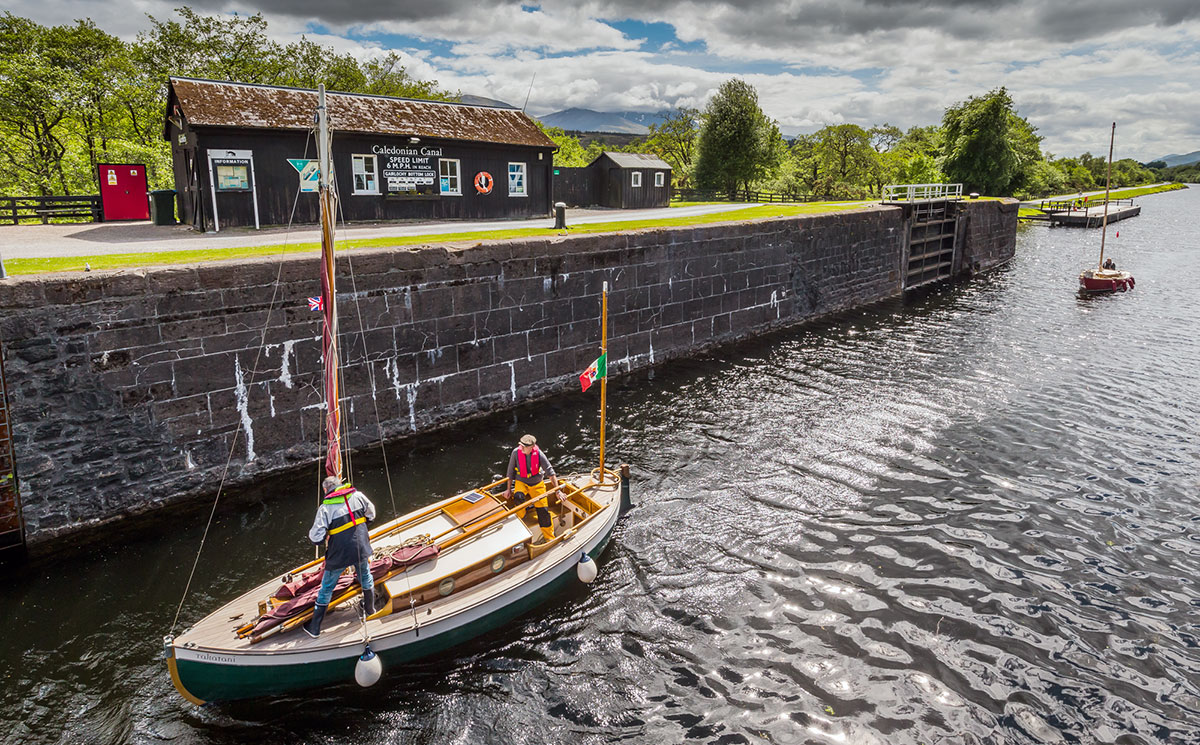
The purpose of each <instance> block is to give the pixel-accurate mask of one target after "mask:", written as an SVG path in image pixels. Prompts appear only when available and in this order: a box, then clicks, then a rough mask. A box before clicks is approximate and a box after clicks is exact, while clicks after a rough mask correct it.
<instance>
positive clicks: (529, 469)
mask: <svg viewBox="0 0 1200 745" xmlns="http://www.w3.org/2000/svg"><path fill="white" fill-rule="evenodd" d="M545 476H549V477H550V486H551V487H552V488H555V489H557V488H558V476H556V475H555V474H554V466H552V465H550V461H549V459H548V458H546V454H545V453H543V452H542V451H541V450H539V449H538V446H537V438H536V437H534V436H533V435H523V436H522V437H521V444H520V445H518V446H517V447H516V449H515V450H513V451H512V455H511V456H509V458H508V488H507V489H506V490H505V491H504V499H505V501H507V500H508V499H509V498H511V497H512V493H513V488H514V484H515V487H516V492H517V494H518V497H517V502H518V503H521V502H527V501H529V500H530V499H535V498H539V497H540V499H538V500H537V501H536V502H534V503H533V506H534V509H535V510H537V518H538V525H539V526H540V527H541V529H542V540H543V541H550V540H554V521H553V520H551V519H550V503H549V500H547V499H546V482H545V480H544V477H545ZM526 514H528V513H526Z"/></svg>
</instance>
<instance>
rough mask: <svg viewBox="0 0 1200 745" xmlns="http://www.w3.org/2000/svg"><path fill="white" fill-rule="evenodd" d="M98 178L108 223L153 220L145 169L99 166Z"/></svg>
mask: <svg viewBox="0 0 1200 745" xmlns="http://www.w3.org/2000/svg"><path fill="white" fill-rule="evenodd" d="M96 176H97V178H98V179H99V180H100V207H101V209H102V210H103V211H104V219H105V221H108V220H149V219H150V197H149V189H148V188H147V184H146V166H143V165H138V164H136V163H123V164H113V163H101V164H100V165H98V166H96Z"/></svg>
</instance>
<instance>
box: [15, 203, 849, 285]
mask: <svg viewBox="0 0 1200 745" xmlns="http://www.w3.org/2000/svg"><path fill="white" fill-rule="evenodd" d="M862 206H863V203H862V202H852V203H844V202H837V203H831V202H813V203H806V204H770V205H762V206H760V207H748V208H746V209H743V210H735V211H731V212H717V213H713V214H710V215H689V216H685V217H669V218H660V219H657V220H635V221H627V222H606V223H592V224H585V225H579V226H578V227H572V228H570V230H569V232H570V234H571V235H580V234H590V233H616V232H623V231H627V230H639V229H643V228H674V227H687V226H692V225H707V224H711V223H717V222H729V221H734V220H737V221H740V220H757V219H762V218H769V217H790V216H793V215H803V214H817V213H821V212H837V211H844V210H851V209H858V208H860V207H862ZM554 235H555V231H554V230H553V229H551V228H518V229H514V230H483V231H473V232H466V233H443V234H430V235H414V236H402V237H395V238H361V239H353V238H348V239H342V240H339V241H338V250H345V249H354V248H401V247H405V246H431V245H438V244H442V243H463V242H471V241H475V242H478V241H485V240H506V239H514V238H545V237H548V236H554ZM319 250H320V244H319V243H293V244H287V245H284V244H274V245H268V246H245V247H238V248H208V249H203V248H202V249H185V250H180V251H157V252H145V253H118V254H95V255H91V256H55V257H50V258H37V259H9V260H7V261H5V262H4V266H5V267H6V268H7V269H8V273H9V274H14V275H16V274H43V273H47V272H71V271H83V270H84V269H85V268H86V267H87V266H90V267H91V268H92V269H121V268H129V267H142V266H163V265H171V264H200V263H204V262H208V261H227V260H230V259H248V258H256V257H259V258H261V257H269V256H283V255H286V254H293V253H303V252H315V251H319Z"/></svg>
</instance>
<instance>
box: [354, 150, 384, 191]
mask: <svg viewBox="0 0 1200 745" xmlns="http://www.w3.org/2000/svg"><path fill="white" fill-rule="evenodd" d="M351 158H352V159H353V165H354V193H355V194H378V193H379V181H378V179H376V177H375V174H376V169H375V156H374V155H353V156H351Z"/></svg>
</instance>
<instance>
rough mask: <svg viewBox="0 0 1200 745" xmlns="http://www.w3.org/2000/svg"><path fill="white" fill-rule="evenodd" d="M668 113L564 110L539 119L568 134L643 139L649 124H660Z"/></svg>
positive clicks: (548, 125)
mask: <svg viewBox="0 0 1200 745" xmlns="http://www.w3.org/2000/svg"><path fill="white" fill-rule="evenodd" d="M670 115H671V112H669V111H653V112H647V111H593V110H592V109H564V110H563V111H556V112H554V113H553V114H546V115H545V116H543V117H540V118H541V120H542V124H545V125H546V126H547V127H561V128H562V129H565V130H567V131H568V132H608V133H613V134H628V135H637V136H639V137H645V136H646V135H648V134H650V125H651V124H660V123H661V122H663V121H664V120H666V118H667V117H668V116H670Z"/></svg>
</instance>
